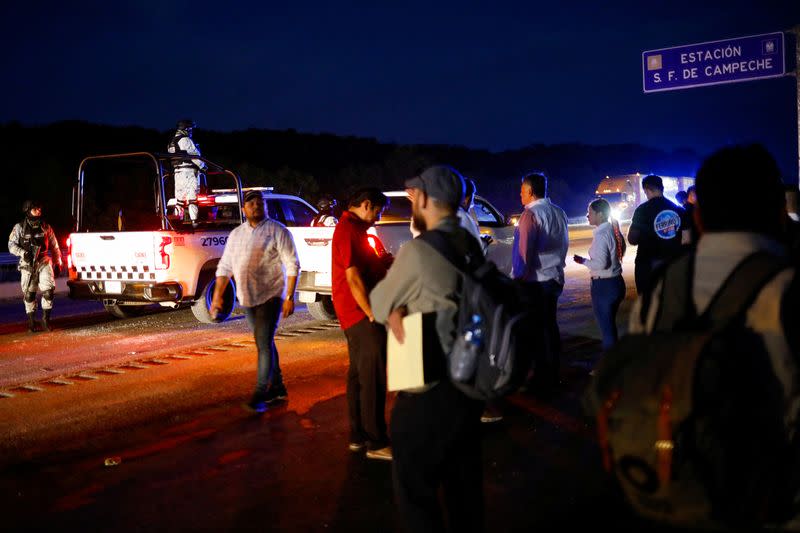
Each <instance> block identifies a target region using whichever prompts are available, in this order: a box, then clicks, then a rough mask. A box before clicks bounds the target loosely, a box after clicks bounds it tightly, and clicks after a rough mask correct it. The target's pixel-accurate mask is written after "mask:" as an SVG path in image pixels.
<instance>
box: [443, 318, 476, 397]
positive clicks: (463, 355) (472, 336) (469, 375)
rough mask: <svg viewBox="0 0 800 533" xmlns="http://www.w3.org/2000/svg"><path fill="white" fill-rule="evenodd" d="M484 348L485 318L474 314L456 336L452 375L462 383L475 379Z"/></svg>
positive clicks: (452, 358) (452, 356) (451, 359)
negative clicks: (479, 358) (479, 357)
mask: <svg viewBox="0 0 800 533" xmlns="http://www.w3.org/2000/svg"><path fill="white" fill-rule="evenodd" d="M481 350H483V319H482V318H481V316H480V315H478V314H473V315H472V317H471V318H470V322H469V323H468V324H467V326H466V327H465V328H464V329H463V331H462V333H461V335H460V336H459V337H457V338H456V340H455V343H454V344H453V349H452V351H451V355H450V361H449V362H448V364H449V366H450V377H451V378H452V379H453V380H455V381H458V382H460V383H466V382H469V381H470V380H472V379H473V377H474V376H475V370H476V369H477V368H478V356H479V355H480V353H481Z"/></svg>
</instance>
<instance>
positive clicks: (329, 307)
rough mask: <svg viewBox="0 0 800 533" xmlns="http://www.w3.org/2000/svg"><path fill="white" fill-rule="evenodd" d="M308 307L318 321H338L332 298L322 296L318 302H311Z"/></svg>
mask: <svg viewBox="0 0 800 533" xmlns="http://www.w3.org/2000/svg"><path fill="white" fill-rule="evenodd" d="M306 306H307V307H308V312H309V313H311V316H313V317H314V318H316V319H317V320H336V311H335V310H334V309H333V300H332V299H331V297H330V296H322V297H321V298H320V300H319V301H318V302H309V303H307V304H306Z"/></svg>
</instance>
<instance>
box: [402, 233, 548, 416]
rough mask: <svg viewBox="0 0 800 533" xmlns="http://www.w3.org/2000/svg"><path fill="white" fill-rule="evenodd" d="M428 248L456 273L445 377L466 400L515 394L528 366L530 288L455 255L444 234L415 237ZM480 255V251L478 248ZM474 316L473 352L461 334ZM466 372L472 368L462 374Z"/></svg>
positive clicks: (534, 301)
mask: <svg viewBox="0 0 800 533" xmlns="http://www.w3.org/2000/svg"><path fill="white" fill-rule="evenodd" d="M418 238H419V239H422V240H424V241H425V242H427V243H428V244H430V245H431V246H432V247H433V248H434V249H435V250H436V251H437V252H439V253H440V254H441V255H442V256H444V257H445V258H446V259H447V260H448V261H449V262H450V263H451V264H453V265H454V266H455V267H456V268H457V269H458V271H459V273H460V287H459V289H460V291H459V296H458V298H459V303H458V315H457V317H458V318H457V330H456V338H455V342H454V344H453V347H452V349H451V350H450V353H448V354H446V358H447V361H446V362H447V374H448V377H449V378H450V381H451V382H452V383H453V385H455V387H456V388H458V389H459V390H461V391H462V392H463V393H464V394H466V395H467V396H469V397H470V398H474V399H477V400H492V399H496V398H500V397H502V396H505V395H507V394H509V393H512V392H515V391H516V390H517V389H519V387H520V385H522V382H523V380H524V379H525V377H526V376H527V373H528V369H529V368H530V364H531V346H532V343H531V340H530V339H532V338H533V332H532V329H533V325H534V324H535V323H536V321H535V320H534V315H535V311H536V310H537V309H538V306H539V305H540V301H541V298H537V297H536V292H535V289H532V288H530V287H527V286H526V285H525V284H523V283H522V282H519V281H516V280H512V279H511V277H509V276H508V275H506V274H504V273H502V272H500V271H499V270H498V269H497V266H496V265H495V264H494V263H492V262H491V261H485V260H483V255H480V258H479V259H476V258H471V257H462V256H459V255H458V254H457V252H456V249H455V247H454V245H453V244H452V243H451V242H450V239H449V238H448V234H447V233H444V232H442V231H438V230H431V231H426V232H424V233H423V234H422V235H420V236H419V237H418ZM478 250H479V252H480V249H479V248H478ZM473 315H478V316H479V317H480V319H481V328H482V330H483V342H482V344H481V346H480V347H479V348H478V349H475V348H473V345H471V344H470V342H469V341H468V340H467V339H465V336H464V335H463V333H462V332H463V331H465V329H466V328H467V327H468V326H469V325H470V324H471V321H472V317H473ZM465 367H469V368H470V369H472V370H471V371H470V372H467V373H466V374H465V373H464V372H463V369H464V368H465Z"/></svg>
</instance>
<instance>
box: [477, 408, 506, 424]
mask: <svg viewBox="0 0 800 533" xmlns="http://www.w3.org/2000/svg"><path fill="white" fill-rule="evenodd" d="M502 419H503V415H502V414H500V412H499V411H498V410H497V409H493V408H491V407H487V408H486V409H484V410H483V413H481V422H483V423H484V424H491V423H493V422H500V421H501V420H502Z"/></svg>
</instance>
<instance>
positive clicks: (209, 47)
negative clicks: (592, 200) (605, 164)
mask: <svg viewBox="0 0 800 533" xmlns="http://www.w3.org/2000/svg"><path fill="white" fill-rule="evenodd" d="M49 4H52V5H49ZM126 4H129V5H126ZM162 4H163V5H162ZM427 4H428V2H424V3H413V2H407V1H404V2H395V3H392V4H391V5H392V7H377V6H376V5H373V3H371V2H360V3H355V4H344V3H340V2H280V3H276V2H270V1H264V2H256V1H252V2H236V1H228V2H170V1H168V0H165V1H164V2H163V3H155V2H154V3H152V4H150V3H148V2H130V3H124V2H123V3H119V2H85V1H82V2H59V3H54V2H53V3H51V2H3V5H2V7H0V21H1V22H0V24H2V32H0V43H2V49H3V53H2V57H0V65H2V71H3V72H4V73H5V76H4V80H3V82H2V87H3V88H2V92H3V98H2V104H0V122H7V121H11V120H17V121H20V122H22V123H23V124H27V125H35V124H47V123H50V122H53V121H56V120H63V119H80V120H87V121H90V122H96V123H102V124H111V125H140V126H144V127H150V128H158V129H160V130H166V129H170V128H172V127H173V126H174V123H175V120H176V119H178V118H181V117H183V116H190V117H192V118H194V119H195V121H196V122H197V123H198V126H199V127H200V128H206V129H213V130H218V131H230V130H238V129H243V128H248V127H255V128H266V129H287V128H293V129H295V130H297V131H301V132H309V133H315V132H328V133H334V134H340V135H357V136H365V137H375V138H377V139H379V140H381V141H390V142H400V143H440V144H458V145H465V146H468V147H474V148H487V149H490V150H493V151H499V150H504V149H509V148H519V147H523V146H527V145H530V144H533V143H544V144H554V143H563V142H581V143H588V144H612V143H642V144H645V145H649V146H654V147H661V148H667V149H674V148H679V147H688V148H692V149H694V150H696V151H697V152H698V153H699V154H700V155H704V154H705V153H707V152H709V151H711V150H713V149H714V148H716V147H718V146H720V145H723V144H726V143H738V142H750V141H758V142H763V143H764V144H765V145H766V146H767V147H768V148H769V149H770V151H772V152H773V154H774V155H775V156H776V157H777V158H778V160H779V163H780V165H781V167H782V169H783V171H784V173H785V174H786V176H787V177H788V178H791V179H797V114H796V113H797V111H796V99H795V98H796V97H795V79H794V77H791V76H786V77H783V78H779V79H770V80H760V81H751V82H746V83H737V84H730V85H722V86H715V87H705V88H695V89H688V90H680V91H671V92H664V93H655V94H644V93H643V92H642V71H641V54H642V52H643V51H645V50H652V49H657V48H665V47H670V46H678V45H683V44H690V43H698V42H704V41H713V40H719V39H727V38H731V37H739V36H745V35H754V34H759V33H768V32H776V31H785V30H788V29H790V28H791V27H793V26H795V25H798V24H800V1H798V0H786V1H769V0H762V1H751V2H732V1H703V2H696V1H691V2H689V1H670V2H642V1H638V2H597V1H592V2H583V1H573V2H535V1H531V0H528V1H526V2H519V3H506V2H491V3H490V2H480V3H477V2H476V3H467V2H460V3H453V4H451V5H449V6H441V7H435V6H434V7H431V6H428V5H427ZM431 4H436V3H435V2H431ZM606 4H611V6H609V5H606ZM793 52H794V51H793V50H792V49H790V53H793Z"/></svg>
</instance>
